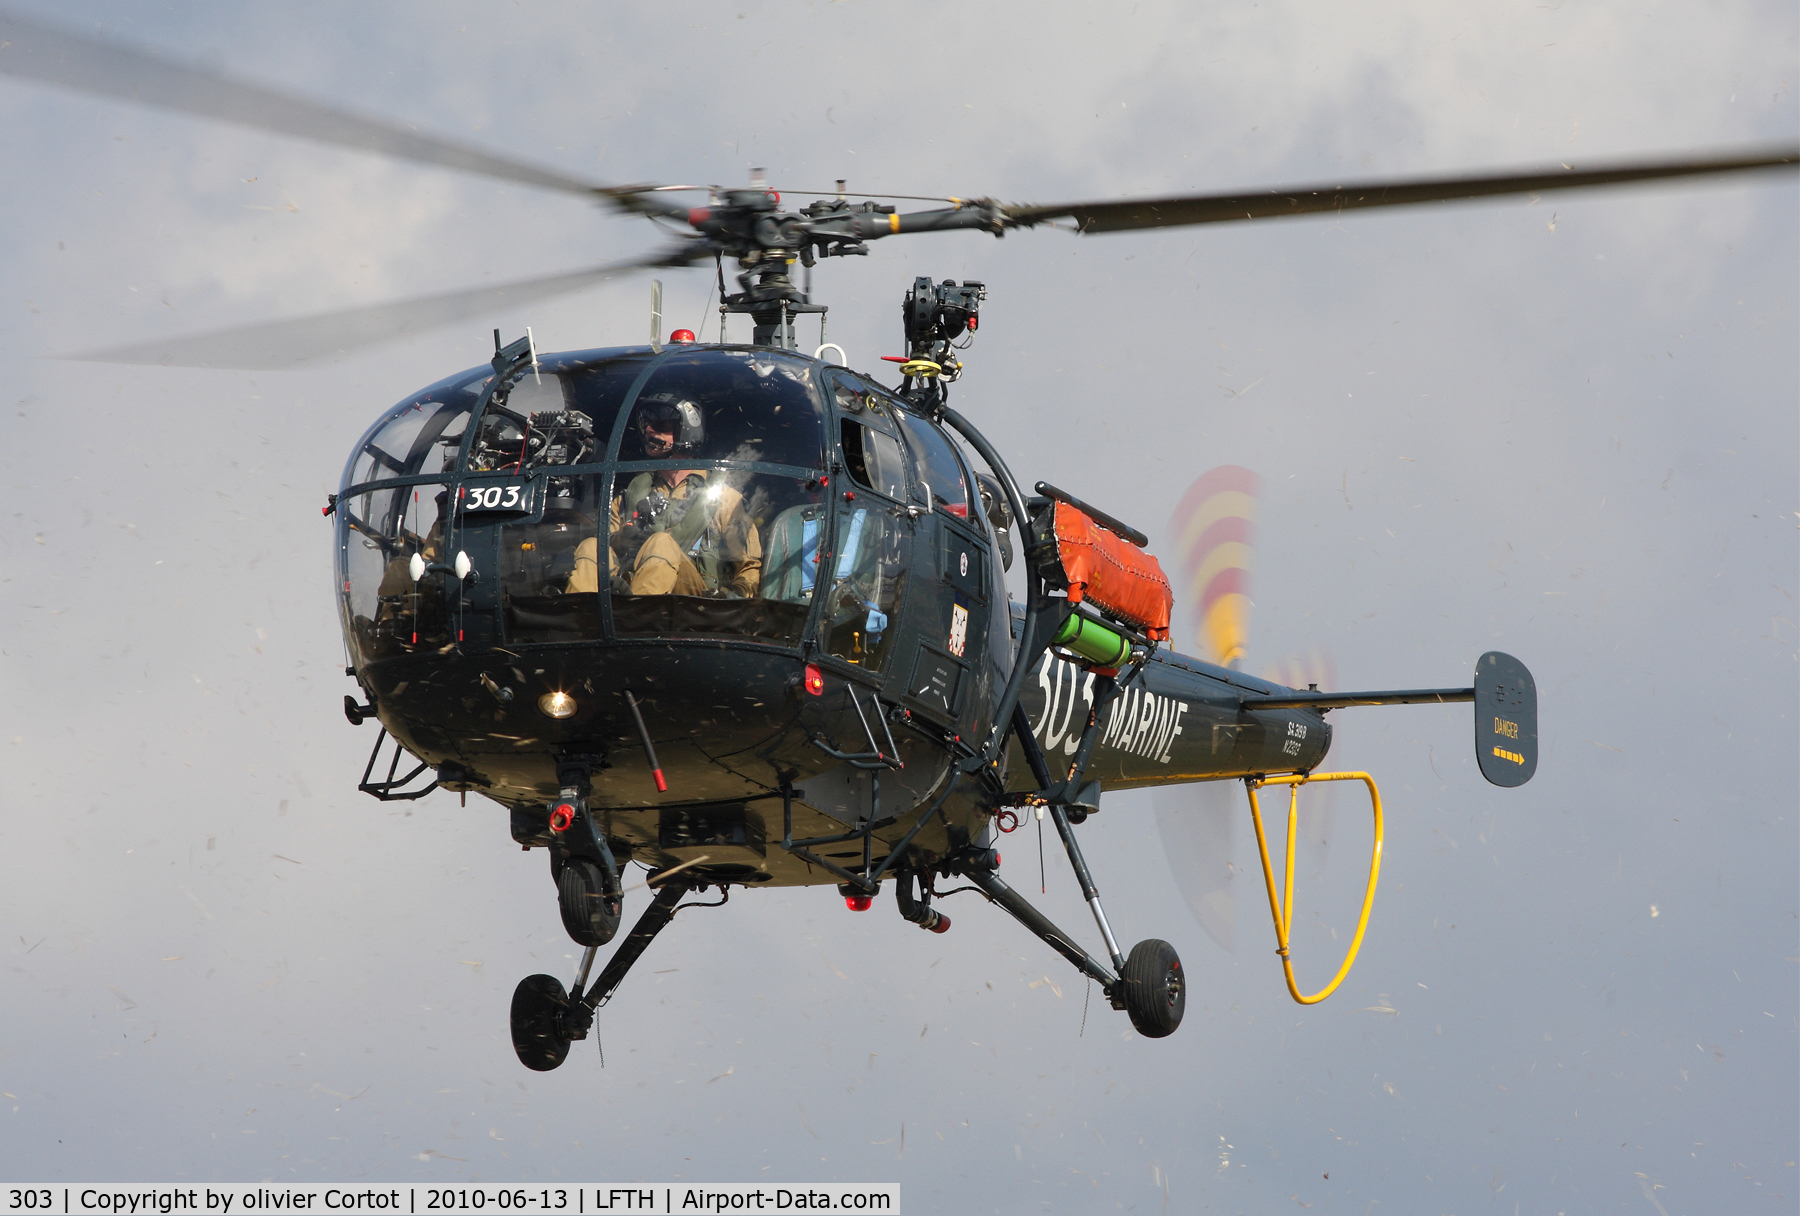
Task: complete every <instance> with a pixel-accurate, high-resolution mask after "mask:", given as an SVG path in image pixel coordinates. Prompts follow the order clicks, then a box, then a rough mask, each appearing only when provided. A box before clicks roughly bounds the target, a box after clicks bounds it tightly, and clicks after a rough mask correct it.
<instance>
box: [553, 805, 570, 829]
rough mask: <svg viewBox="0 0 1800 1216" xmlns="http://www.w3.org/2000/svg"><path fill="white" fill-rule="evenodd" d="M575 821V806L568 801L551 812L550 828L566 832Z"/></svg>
mask: <svg viewBox="0 0 1800 1216" xmlns="http://www.w3.org/2000/svg"><path fill="white" fill-rule="evenodd" d="M574 822H575V808H574V807H572V806H570V805H569V804H568V803H566V802H564V803H562V804H560V805H558V806H557V808H556V809H555V810H553V811H551V812H550V830H551V831H552V832H566V831H568V830H569V825H570V824H572V823H574Z"/></svg>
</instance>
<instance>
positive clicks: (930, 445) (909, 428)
mask: <svg viewBox="0 0 1800 1216" xmlns="http://www.w3.org/2000/svg"><path fill="white" fill-rule="evenodd" d="M900 421H901V423H902V424H903V425H904V426H905V428H906V435H907V438H908V439H910V440H911V441H912V442H911V447H912V454H913V471H914V473H916V474H917V475H918V479H919V481H920V482H921V483H923V485H924V487H925V492H926V494H927V495H928V496H929V497H930V500H931V505H932V506H933V507H934V508H936V509H937V510H939V511H945V512H948V513H949V514H951V515H955V516H959V517H960V518H963V519H967V518H969V486H968V482H967V480H966V479H965V477H964V474H963V465H962V461H961V460H960V459H958V458H957V455H956V449H955V448H953V447H951V446H950V441H949V440H948V439H946V438H945V437H944V433H943V432H942V431H940V430H938V429H937V427H936V426H934V425H932V424H931V423H930V422H928V421H926V420H925V419H923V418H920V417H918V416H917V415H916V414H905V413H903V414H901V415H900Z"/></svg>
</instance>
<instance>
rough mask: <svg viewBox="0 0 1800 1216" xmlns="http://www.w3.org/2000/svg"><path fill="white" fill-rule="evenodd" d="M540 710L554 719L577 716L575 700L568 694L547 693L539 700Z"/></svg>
mask: <svg viewBox="0 0 1800 1216" xmlns="http://www.w3.org/2000/svg"><path fill="white" fill-rule="evenodd" d="M538 709H539V710H541V711H542V712H543V713H544V714H545V715H546V716H548V717H552V718H572V717H574V716H575V698H574V697H571V696H570V695H569V694H568V693H566V692H547V693H545V694H544V695H543V696H541V697H539V698H538Z"/></svg>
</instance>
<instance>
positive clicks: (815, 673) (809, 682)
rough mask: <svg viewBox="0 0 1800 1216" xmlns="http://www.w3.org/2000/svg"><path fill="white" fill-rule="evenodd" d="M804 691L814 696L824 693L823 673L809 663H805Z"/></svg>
mask: <svg viewBox="0 0 1800 1216" xmlns="http://www.w3.org/2000/svg"><path fill="white" fill-rule="evenodd" d="M806 691H807V692H809V693H811V694H812V695H813V696H815V697H818V696H823V695H824V693H825V673H824V672H822V671H820V670H819V669H818V668H817V667H815V666H813V665H812V664H811V663H808V664H807V665H806Z"/></svg>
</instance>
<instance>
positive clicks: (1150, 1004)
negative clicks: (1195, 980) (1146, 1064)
mask: <svg viewBox="0 0 1800 1216" xmlns="http://www.w3.org/2000/svg"><path fill="white" fill-rule="evenodd" d="M1120 979H1121V981H1122V986H1123V988H1124V990H1125V991H1124V997H1125V1012H1126V1013H1128V1014H1130V1015H1131V1024H1132V1025H1133V1026H1136V1027H1137V1032H1138V1033H1139V1034H1141V1035H1143V1036H1144V1037H1145V1038H1149V1039H1160V1038H1164V1037H1166V1036H1168V1035H1172V1034H1174V1033H1175V1028H1176V1027H1177V1026H1179V1025H1181V1015H1182V1014H1183V1013H1185V1012H1187V983H1186V981H1185V979H1184V977H1183V976H1182V973H1181V956H1180V955H1178V954H1176V953H1175V947H1173V946H1171V945H1170V944H1169V943H1168V942H1164V941H1158V940H1156V939H1155V938H1151V939H1150V940H1149V941H1145V942H1139V943H1138V944H1137V945H1135V946H1133V947H1132V948H1131V954H1130V956H1129V957H1127V958H1126V960H1125V973H1124V974H1123V975H1122V976H1121V977H1120Z"/></svg>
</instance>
